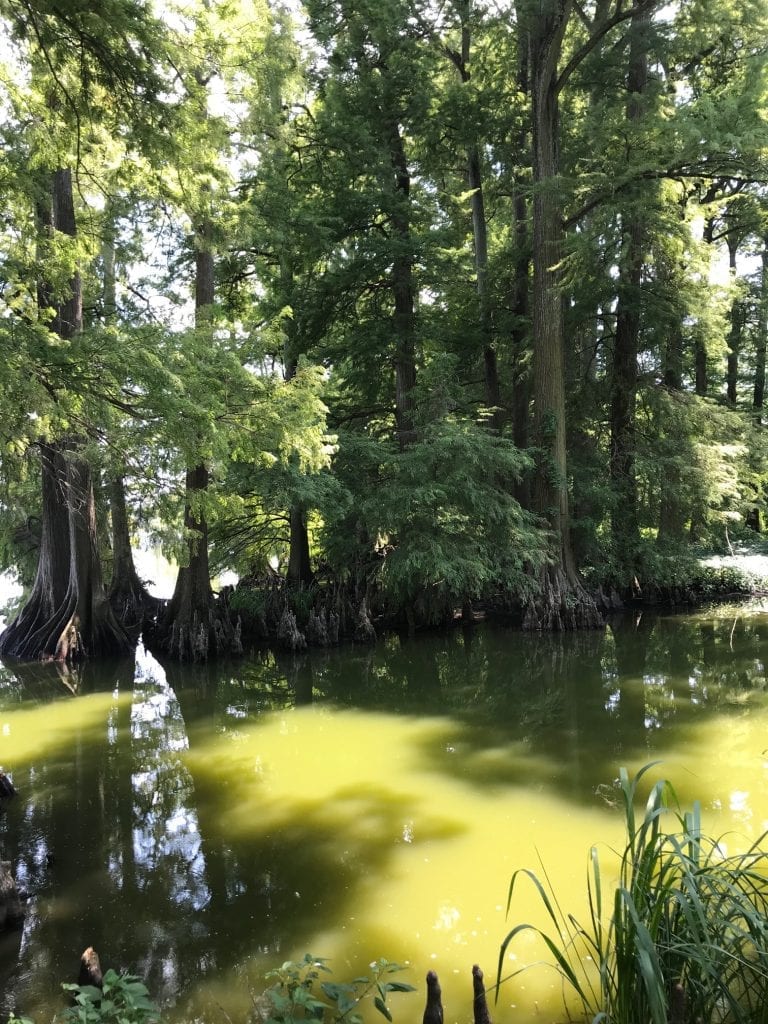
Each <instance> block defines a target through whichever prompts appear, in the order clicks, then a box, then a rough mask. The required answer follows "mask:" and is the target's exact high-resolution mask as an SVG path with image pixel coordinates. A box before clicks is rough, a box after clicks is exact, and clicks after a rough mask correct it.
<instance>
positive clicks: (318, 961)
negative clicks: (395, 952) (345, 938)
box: [260, 953, 415, 1024]
mask: <svg viewBox="0 0 768 1024" xmlns="http://www.w3.org/2000/svg"><path fill="white" fill-rule="evenodd" d="M326 963H327V961H326V960H325V959H323V958H322V957H315V956H312V955H311V954H310V953H307V954H305V956H304V958H303V959H302V960H298V961H294V960H288V961H286V962H285V963H284V964H283V965H282V967H279V968H277V969H276V970H273V971H270V972H269V973H268V974H267V976H266V977H267V980H268V981H269V980H274V984H273V985H272V986H271V987H270V988H268V989H267V990H266V992H265V993H264V994H263V997H262V998H261V1000H260V1013H261V1014H262V1015H264V1010H265V1009H266V1011H267V1013H268V1017H267V1018H266V1024H293V1022H294V1021H304V1020H319V1021H326V1022H330V1021H345V1022H346V1024H362V1021H363V1016H362V1013H361V1011H360V1007H361V1005H362V1003H363V1002H364V1001H365V1000H367V999H371V998H372V1000H373V1005H374V1006H375V1008H376V1009H377V1010H378V1012H379V1013H380V1014H382V1016H384V1017H386V1019H387V1020H388V1021H391V1020H392V1014H391V1011H390V1008H389V1006H388V1005H387V996H388V995H389V994H390V993H391V992H413V991H415V990H414V987H413V985H409V984H407V983H406V982H403V981H395V980H393V978H392V975H394V974H397V973H398V972H400V971H402V970H403V968H402V967H401V966H400V965H399V964H396V963H390V961H388V960H383V959H382V960H377V961H375V962H374V963H372V964H371V965H370V967H371V973H370V976H368V975H366V976H364V977H359V978H354V979H353V980H352V981H351V982H347V983H339V982H334V981H320V978H321V975H329V974H331V973H332V972H331V969H330V968H329V967H327V966H326Z"/></svg>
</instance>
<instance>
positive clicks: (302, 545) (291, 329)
mask: <svg viewBox="0 0 768 1024" xmlns="http://www.w3.org/2000/svg"><path fill="white" fill-rule="evenodd" d="M280 276H281V279H282V284H283V295H284V298H285V301H289V300H290V298H291V297H292V295H293V271H292V269H291V267H290V264H289V262H288V259H287V258H283V260H282V262H281V266H280ZM298 359H299V352H298V344H297V338H296V320H295V318H294V317H287V318H286V321H285V345H284V349H283V362H284V364H285V379H286V381H291V380H293V378H294V377H295V376H296V369H297V366H298ZM289 518H290V534H289V547H288V569H287V571H286V578H287V580H288V582H289V583H292V584H294V585H298V586H304V587H308V586H310V584H311V583H312V579H313V574H312V563H311V561H310V557H309V534H308V532H307V517H306V509H305V508H304V507H303V506H302V505H301V504H300V503H299V502H294V504H293V505H292V506H291V508H290V511H289Z"/></svg>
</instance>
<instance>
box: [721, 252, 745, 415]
mask: <svg viewBox="0 0 768 1024" xmlns="http://www.w3.org/2000/svg"><path fill="white" fill-rule="evenodd" d="M738 248H739V242H738V238H737V237H736V235H735V234H733V233H732V234H729V235H728V268H729V271H730V275H731V280H732V281H733V280H735V278H736V255H737V253H738ZM743 324H744V310H743V306H742V304H741V302H740V301H739V300H738V299H734V300H733V303H732V304H731V329H730V331H729V333H728V364H727V371H726V378H725V380H726V385H725V396H726V398H727V400H728V403H729V404H730V405H736V398H737V387H738V383H739V354H740V351H741V331H742V327H743Z"/></svg>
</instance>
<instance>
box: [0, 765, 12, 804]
mask: <svg viewBox="0 0 768 1024" xmlns="http://www.w3.org/2000/svg"><path fill="white" fill-rule="evenodd" d="M12 796H16V789H15V787H14V785H13V783H12V782H11V780H10V779H9V778H8V776H7V775H6V774H5V772H4V771H3V770H2V769H0V800H10V799H11V797H12Z"/></svg>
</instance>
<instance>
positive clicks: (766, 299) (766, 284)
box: [747, 237, 768, 533]
mask: <svg viewBox="0 0 768 1024" xmlns="http://www.w3.org/2000/svg"><path fill="white" fill-rule="evenodd" d="M760 259H761V274H760V300H759V302H758V324H757V336H756V338H755V376H754V384H753V390H752V410H753V413H754V421H755V429H757V430H760V428H761V427H762V426H763V404H764V401H765V351H766V340H767V339H768V237H766V238H764V239H763V251H762V252H761V253H760ZM755 492H756V493H755V506H754V508H752V509H750V511H749V513H748V515H747V526H749V527H750V528H751V529H753V530H754V531H755V533H760V532H761V531H762V528H763V523H762V516H761V514H760V505H761V504H762V493H761V492H762V487H761V486H760V484H759V483H757V484H756V485H755Z"/></svg>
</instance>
